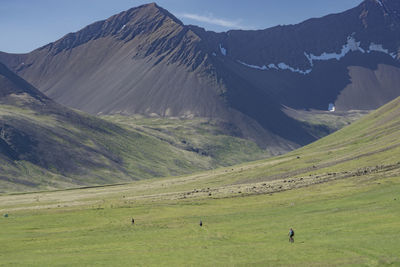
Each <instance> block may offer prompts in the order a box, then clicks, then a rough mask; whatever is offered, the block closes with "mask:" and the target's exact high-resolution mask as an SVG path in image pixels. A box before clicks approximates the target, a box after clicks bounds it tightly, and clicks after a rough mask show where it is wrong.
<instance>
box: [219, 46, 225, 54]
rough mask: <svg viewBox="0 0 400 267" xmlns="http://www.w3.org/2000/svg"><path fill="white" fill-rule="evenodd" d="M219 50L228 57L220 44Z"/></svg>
mask: <svg viewBox="0 0 400 267" xmlns="http://www.w3.org/2000/svg"><path fill="white" fill-rule="evenodd" d="M219 50H220V51H221V54H222V55H224V56H226V49H225V48H223V47H222V45H221V44H219Z"/></svg>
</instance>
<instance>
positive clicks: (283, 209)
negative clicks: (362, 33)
mask: <svg viewBox="0 0 400 267" xmlns="http://www.w3.org/2000/svg"><path fill="white" fill-rule="evenodd" d="M399 113H400V99H396V100H395V101H392V102H391V103H389V104H387V105H385V106H383V107H382V108H380V109H379V110H377V111H375V112H373V113H371V114H369V115H367V116H365V117H364V118H362V119H361V120H359V121H357V122H355V123H353V124H352V125H350V126H349V127H346V128H344V129H342V130H339V131H338V132H336V133H334V134H332V135H330V136H328V137H325V138H323V139H321V140H319V141H317V142H315V143H313V144H311V145H309V146H306V147H304V148H301V149H299V150H296V151H293V152H291V153H289V154H287V155H284V156H280V157H274V158H271V159H267V160H260V161H255V162H250V163H244V164H241V165H236V166H233V167H224V168H218V169H215V170H211V171H207V172H199V173H195V174H192V175H188V176H181V177H169V178H168V177H167V178H157V179H148V180H142V181H137V182H133V183H129V184H125V185H115V186H103V187H92V188H86V189H74V190H65V191H54V192H39V193H29V194H8V195H7V194H6V195H2V196H0V212H1V213H2V214H7V215H8V217H4V216H3V217H2V218H1V220H0V241H1V242H2V243H3V244H5V246H4V248H3V249H2V251H1V253H0V263H1V264H3V265H36V266H43V265H52V266H54V265H55V266H57V265H72V264H75V265H91V264H97V265H104V266H110V265H116V266H120V265H139V266H140V265H143V266H149V265H150V266H157V265H163V266H171V265H175V266H176V265H196V266H210V265H221V266H232V265H246V266H247V265H255V266H397V265H399V264H400V257H399V255H398V251H399V249H400V245H399V244H398V242H397V241H398V239H399V235H400V234H399V233H400V225H399V223H398V218H399V217H400V209H399V205H400V202H399V201H400V195H399V192H400V160H399V157H398V155H399V152H400V150H399V149H400V148H399V147H400V139H399V135H400V116H399ZM132 217H134V218H135V224H134V225H132V224H131V221H130V220H131V218H132ZM200 220H202V221H203V223H204V225H203V227H200V226H199V225H198V223H199V221H200ZM290 227H293V228H294V230H295V232H296V235H295V243H294V244H290V243H289V242H288V237H287V232H288V229H289V228H290Z"/></svg>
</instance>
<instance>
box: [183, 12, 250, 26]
mask: <svg viewBox="0 0 400 267" xmlns="http://www.w3.org/2000/svg"><path fill="white" fill-rule="evenodd" d="M178 17H181V18H185V19H191V20H194V21H198V22H204V23H207V24H211V25H217V26H221V27H225V28H231V29H248V27H245V26H243V25H241V21H240V20H236V21H235V20H228V19H222V18H216V17H214V16H213V15H212V14H209V15H206V16H204V15H198V14H192V13H183V14H179V15H178Z"/></svg>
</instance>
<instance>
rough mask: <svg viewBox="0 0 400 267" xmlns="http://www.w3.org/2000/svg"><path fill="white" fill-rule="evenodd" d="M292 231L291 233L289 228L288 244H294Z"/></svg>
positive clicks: (291, 230)
mask: <svg viewBox="0 0 400 267" xmlns="http://www.w3.org/2000/svg"><path fill="white" fill-rule="evenodd" d="M293 237H294V231H293V229H292V228H290V230H289V242H290V243H293V242H294V238H293Z"/></svg>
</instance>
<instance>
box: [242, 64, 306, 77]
mask: <svg viewBox="0 0 400 267" xmlns="http://www.w3.org/2000/svg"><path fill="white" fill-rule="evenodd" d="M238 62H239V63H240V64H242V65H244V66H246V67H249V68H252V69H257V70H271V69H275V70H290V71H291V72H296V73H301V74H304V75H305V74H309V73H310V72H311V71H312V70H311V69H308V70H305V71H304V70H301V69H298V68H296V69H295V68H293V67H291V66H289V65H287V64H286V63H283V62H281V63H279V64H278V65H275V64H269V65H268V66H266V65H263V66H257V65H251V64H247V63H245V62H243V61H240V60H238Z"/></svg>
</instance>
